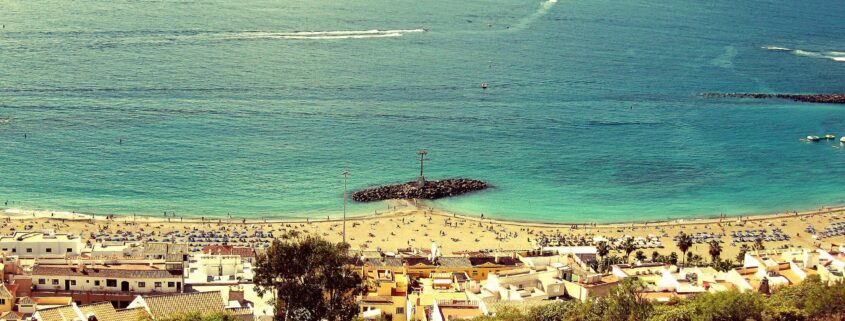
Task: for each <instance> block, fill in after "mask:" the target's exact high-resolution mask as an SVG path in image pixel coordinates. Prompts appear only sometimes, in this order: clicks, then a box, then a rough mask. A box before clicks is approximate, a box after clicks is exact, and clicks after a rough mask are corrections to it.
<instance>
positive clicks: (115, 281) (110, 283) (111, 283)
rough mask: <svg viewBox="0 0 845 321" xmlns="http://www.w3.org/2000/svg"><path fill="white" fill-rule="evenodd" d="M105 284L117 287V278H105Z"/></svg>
mask: <svg viewBox="0 0 845 321" xmlns="http://www.w3.org/2000/svg"><path fill="white" fill-rule="evenodd" d="M106 286H108V287H113V288H114V287H117V280H115V279H106Z"/></svg>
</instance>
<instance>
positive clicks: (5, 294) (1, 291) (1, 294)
mask: <svg viewBox="0 0 845 321" xmlns="http://www.w3.org/2000/svg"><path fill="white" fill-rule="evenodd" d="M14 297H15V296H14V294H12V292H11V291H9V289H8V288H6V285H5V284H3V286H0V298H3V299H11V298H14Z"/></svg>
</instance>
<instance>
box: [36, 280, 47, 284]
mask: <svg viewBox="0 0 845 321" xmlns="http://www.w3.org/2000/svg"><path fill="white" fill-rule="evenodd" d="M38 284H42V285H43V284H47V281H46V280H44V279H38Z"/></svg>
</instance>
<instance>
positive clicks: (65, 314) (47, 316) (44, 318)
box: [36, 305, 105, 321]
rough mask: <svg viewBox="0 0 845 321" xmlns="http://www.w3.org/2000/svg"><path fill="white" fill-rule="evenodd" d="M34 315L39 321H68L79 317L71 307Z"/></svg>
mask: <svg viewBox="0 0 845 321" xmlns="http://www.w3.org/2000/svg"><path fill="white" fill-rule="evenodd" d="M36 313H37V314H38V316H39V319H40V321H68V320H73V319H74V318H78V317H79V315H78V314H76V310H74V308H73V306H71V305H65V306H60V307H55V308H49V309H44V310H38V311H36ZM104 321H105V320H104Z"/></svg>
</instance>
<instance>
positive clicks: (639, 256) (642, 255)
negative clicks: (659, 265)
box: [634, 251, 646, 262]
mask: <svg viewBox="0 0 845 321" xmlns="http://www.w3.org/2000/svg"><path fill="white" fill-rule="evenodd" d="M634 258H635V259H637V261H640V262H642V261H645V259H646V257H645V252H643V251H637V253H636V254H635V255H634Z"/></svg>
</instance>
